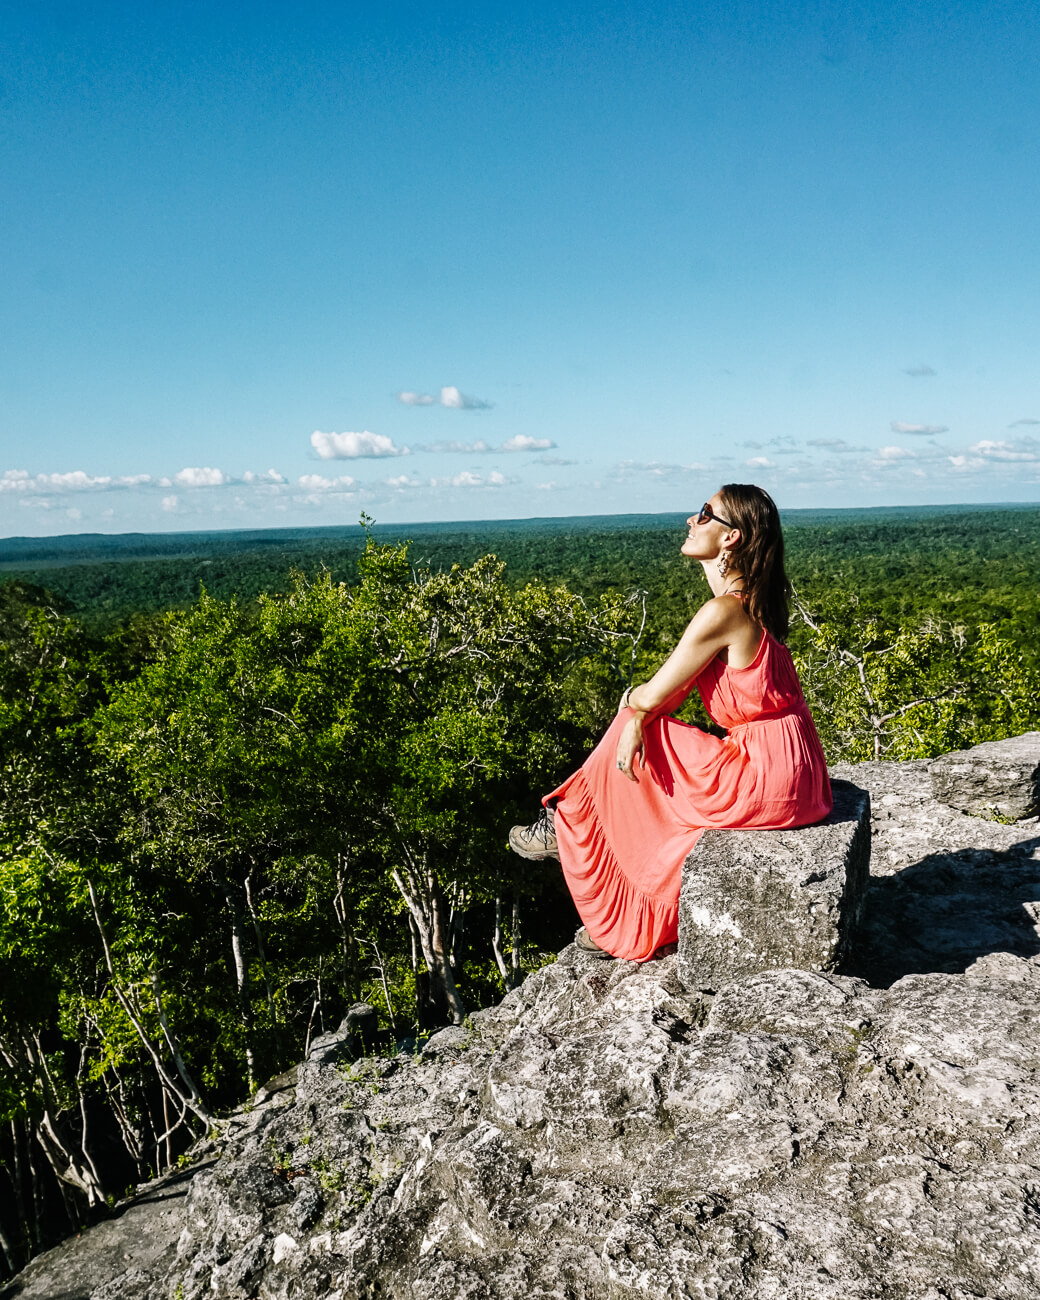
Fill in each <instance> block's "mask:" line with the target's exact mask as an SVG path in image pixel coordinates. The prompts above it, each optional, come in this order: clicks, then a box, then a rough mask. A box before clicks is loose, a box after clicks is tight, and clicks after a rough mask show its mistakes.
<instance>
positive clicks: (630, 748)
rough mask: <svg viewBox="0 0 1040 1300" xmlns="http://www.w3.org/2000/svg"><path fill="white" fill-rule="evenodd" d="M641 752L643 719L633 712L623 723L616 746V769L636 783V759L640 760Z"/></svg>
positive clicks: (637, 779) (637, 778)
mask: <svg viewBox="0 0 1040 1300" xmlns="http://www.w3.org/2000/svg"><path fill="white" fill-rule="evenodd" d="M642 754H643V719H642V717H641V715H640V714H638V713H636V714H633V716H632V717H631V718H629V720H628V721H627V722H626V723H625V725H624V728H623V729H622V732H621V739H620V740H619V741H618V747H617V769H618V771H619V772H620V773H621V775H622V776H627V777H628V779H629V780H630V781H635V782H637V783H638V781H639V777H638V776H636V773H635V766H636V759H637V758H639V759H640V762H642Z"/></svg>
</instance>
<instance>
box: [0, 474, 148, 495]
mask: <svg viewBox="0 0 1040 1300" xmlns="http://www.w3.org/2000/svg"><path fill="white" fill-rule="evenodd" d="M151 481H152V477H151V475H150V474H127V475H122V476H120V477H119V478H113V477H112V476H111V475H110V474H88V473H87V472H86V471H85V470H82V469H74V470H69V471H68V472H66V473H61V474H30V473H29V472H28V470H24V469H9V470H5V472H4V473H3V474H2V475H0V492H106V491H108V490H110V489H112V488H135V487H143V486H145V485H146V484H148V483H151Z"/></svg>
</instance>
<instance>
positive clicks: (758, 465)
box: [744, 456, 776, 469]
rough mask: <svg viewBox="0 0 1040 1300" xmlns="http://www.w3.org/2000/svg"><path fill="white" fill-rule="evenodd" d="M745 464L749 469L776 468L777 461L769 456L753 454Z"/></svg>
mask: <svg viewBox="0 0 1040 1300" xmlns="http://www.w3.org/2000/svg"><path fill="white" fill-rule="evenodd" d="M744 464H745V465H746V466H747V467H748V469H776V461H775V460H770V459H769V457H768V456H752V457H751V459H750V460H746V461H745V462H744Z"/></svg>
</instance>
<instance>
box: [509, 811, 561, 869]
mask: <svg viewBox="0 0 1040 1300" xmlns="http://www.w3.org/2000/svg"><path fill="white" fill-rule="evenodd" d="M509 847H510V848H511V849H512V850H513V852H514V853H519V854H520V856H521V857H522V858H532V859H535V860H538V859H540V858H555V859H556V861H557V862H559V860H560V850H559V848H558V847H557V844H556V830H555V828H554V826H553V810H552V809H551V808H543V809H542V811H541V812H540V813H539V814H538V820H537V821H536V822H535V823H534V824H533V825H531V826H514V827H513V829H512V830H511V831H510V832H509Z"/></svg>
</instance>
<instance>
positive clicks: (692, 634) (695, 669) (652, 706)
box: [617, 596, 748, 781]
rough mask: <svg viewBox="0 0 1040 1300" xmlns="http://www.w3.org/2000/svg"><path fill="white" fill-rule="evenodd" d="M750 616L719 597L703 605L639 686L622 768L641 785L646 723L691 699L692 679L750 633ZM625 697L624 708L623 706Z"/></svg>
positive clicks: (631, 700) (631, 694)
mask: <svg viewBox="0 0 1040 1300" xmlns="http://www.w3.org/2000/svg"><path fill="white" fill-rule="evenodd" d="M747 626H748V617H747V615H746V614H745V613H744V610H743V607H742V606H741V605H740V604H739V602H738V601H735V600H726V599H724V598H723V597H719V596H717V597H715V598H714V599H713V600H709V601H708V602H707V604H705V605H702V606H701V607H700V609H699V610H698V611H697V613H696V614H695V615H694V616H693V618H692V619H691V620H690V624H689V626H688V627H687V629H686V631H685V632H684V633H683V634H682V636H681V637H680V638H679V644H678V645H677V646H676V647H675V649H674V650H673V651H672V653H671V654H670V655H669V656H668V658H667V659H666V660H665V661H664V663H663V664H662V665H661V667H660V668H658V670H657V672H656V673H654V675H653V677H651V678H650V680H649V681H648V682H644V683H643V684H642V685H641V686H635V687H633V688H632V689H631V690H630V691H628V692H626V694H627V695H628V702H627V706H628V708H630V709H632V711H633V712H632V716H631V717H630V718H629V719H628V721H627V722H626V723H625V726H624V728H623V729H622V732H621V737H620V739H619V740H618V747H617V768H618V771H619V772H620V773H621V775H622V776H625V777H627V778H628V780H630V781H638V780H639V778H638V777H637V776H636V773H635V765H636V759H637V758H638V757H639V756H640V755H641V754H642V752H643V723H644V721H645V720H646V718H647V717H648V716H650V715H652V714H654V713H659V712H661V711H662V709H663V708H664V707H665V706H666V705H667V707H668V708H670V709H674V708H677V707H678V705H679V704H680V703H681V702H682V701H683V700H684V699H685V698H686V696H687V695H688V694H689V693H690V688H691V687H692V686H693V679H694V678H695V677H696V676H697V674H698V673H699V672H700V671H701V670H702V669H703V668H704V667H705V665H706V664H708V663H710V662H711V660H712V659H714V657H715V656H716V655H717V654H718V653H719V651H720V650H722V649H724V648H725V647H726V646H728V645H730V644H731V643H732V641H733V639H734V637H735V636H736V635H737V634H738V633H740V632H742V631H745V630H746V629H747ZM624 703H625V701H624V697H622V705H623V706H624Z"/></svg>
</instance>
